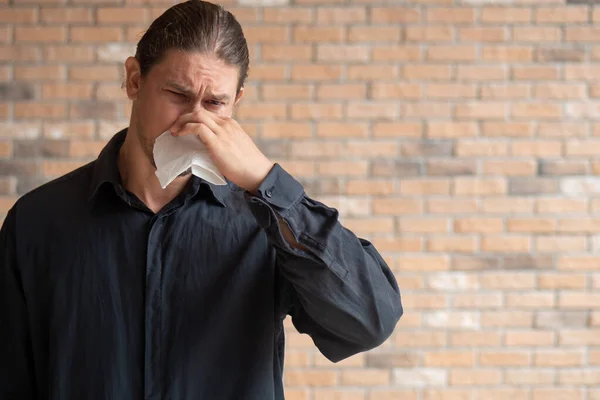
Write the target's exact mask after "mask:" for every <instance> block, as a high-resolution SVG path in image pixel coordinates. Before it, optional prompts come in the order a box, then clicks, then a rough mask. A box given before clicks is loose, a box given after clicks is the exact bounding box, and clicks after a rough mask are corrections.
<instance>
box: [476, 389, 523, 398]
mask: <svg viewBox="0 0 600 400" xmlns="http://www.w3.org/2000/svg"><path fill="white" fill-rule="evenodd" d="M475 396H476V398H478V399H487V400H505V399H512V400H529V389H511V388H510V389H505V388H503V389H498V388H494V389H476V390H475Z"/></svg>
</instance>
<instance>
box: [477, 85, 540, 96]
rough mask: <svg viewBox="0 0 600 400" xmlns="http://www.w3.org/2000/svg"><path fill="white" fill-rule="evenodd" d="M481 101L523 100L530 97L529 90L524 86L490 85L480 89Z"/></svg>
mask: <svg viewBox="0 0 600 400" xmlns="http://www.w3.org/2000/svg"><path fill="white" fill-rule="evenodd" d="M480 97H481V98H482V99H495V100H499V99H523V98H529V97H531V88H530V86H529V85H525V84H514V83H512V84H490V85H486V86H483V87H482V88H481V93H480Z"/></svg>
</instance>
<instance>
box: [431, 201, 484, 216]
mask: <svg viewBox="0 0 600 400" xmlns="http://www.w3.org/2000/svg"><path fill="white" fill-rule="evenodd" d="M477 208H478V207H477V202H476V201H475V200H474V199H454V198H435V199H428V200H427V212H429V213H432V214H469V213H473V212H476V211H477Z"/></svg>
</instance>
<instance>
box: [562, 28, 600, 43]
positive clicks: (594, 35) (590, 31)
mask: <svg viewBox="0 0 600 400" xmlns="http://www.w3.org/2000/svg"><path fill="white" fill-rule="evenodd" d="M565 41H567V42H583V43H593V42H598V41H600V28H598V27H589V26H585V27H572V26H568V27H565Z"/></svg>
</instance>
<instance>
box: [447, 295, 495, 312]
mask: <svg viewBox="0 0 600 400" xmlns="http://www.w3.org/2000/svg"><path fill="white" fill-rule="evenodd" d="M452 306H453V307H454V308H459V309H460V308H465V309H473V308H475V309H494V308H500V307H501V306H502V295H501V294H459V295H456V296H454V299H453V300H452Z"/></svg>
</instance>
